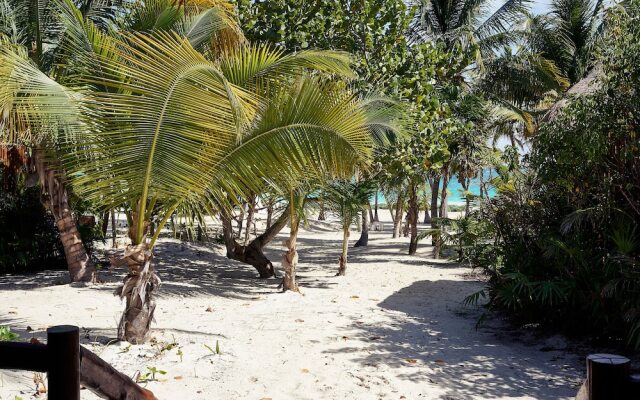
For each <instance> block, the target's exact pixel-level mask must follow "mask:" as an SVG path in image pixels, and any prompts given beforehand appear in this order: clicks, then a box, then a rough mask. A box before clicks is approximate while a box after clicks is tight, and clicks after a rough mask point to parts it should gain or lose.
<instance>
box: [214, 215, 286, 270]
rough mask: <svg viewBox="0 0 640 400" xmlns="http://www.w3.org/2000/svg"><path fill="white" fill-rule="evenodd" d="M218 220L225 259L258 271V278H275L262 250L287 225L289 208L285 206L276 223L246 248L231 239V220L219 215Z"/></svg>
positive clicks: (271, 265) (271, 266) (271, 264)
mask: <svg viewBox="0 0 640 400" xmlns="http://www.w3.org/2000/svg"><path fill="white" fill-rule="evenodd" d="M220 219H221V220H222V233H223V235H224V242H225V246H226V248H227V258H229V259H231V260H236V261H240V262H243V263H246V264H249V265H251V266H253V267H254V268H255V269H256V270H257V271H258V273H259V274H260V278H262V279H266V278H270V277H272V276H276V273H275V268H274V266H273V263H272V262H271V261H270V260H269V259H268V258H267V256H266V255H265V254H264V252H263V249H264V247H265V246H266V245H267V244H269V243H270V242H271V241H272V240H273V239H274V238H275V237H276V236H277V235H278V233H280V231H281V230H282V228H284V227H285V225H286V224H287V221H288V220H289V206H287V208H286V209H285V210H284V211H283V213H282V214H281V215H280V216H279V217H278V219H276V221H275V222H274V223H273V224H271V226H269V227H268V228H267V229H266V230H265V231H264V233H263V234H261V235H260V236H258V237H256V238H255V239H253V240H252V241H251V242H250V243H249V244H248V245H246V246H243V245H240V244H239V243H238V242H237V241H236V240H235V239H234V238H233V228H232V227H231V218H229V217H228V216H227V215H224V214H223V213H221V214H220Z"/></svg>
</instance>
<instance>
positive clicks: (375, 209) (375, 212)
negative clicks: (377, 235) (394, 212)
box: [372, 190, 380, 222]
mask: <svg viewBox="0 0 640 400" xmlns="http://www.w3.org/2000/svg"><path fill="white" fill-rule="evenodd" d="M372 222H380V218H379V217H378V191H377V190H376V197H375V199H374V203H373V220H372Z"/></svg>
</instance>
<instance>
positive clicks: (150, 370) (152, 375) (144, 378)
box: [136, 367, 167, 383]
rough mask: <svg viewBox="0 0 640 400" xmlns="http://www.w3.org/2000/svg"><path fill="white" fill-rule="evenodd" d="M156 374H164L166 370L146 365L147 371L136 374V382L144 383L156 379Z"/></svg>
mask: <svg viewBox="0 0 640 400" xmlns="http://www.w3.org/2000/svg"><path fill="white" fill-rule="evenodd" d="M156 374H158V375H166V374H167V371H164V370H161V369H158V368H156V367H147V372H145V373H143V374H140V375H138V377H137V379H136V382H138V383H146V382H152V381H156V380H157V379H156Z"/></svg>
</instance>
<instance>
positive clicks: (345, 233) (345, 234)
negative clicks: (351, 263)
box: [336, 217, 366, 276]
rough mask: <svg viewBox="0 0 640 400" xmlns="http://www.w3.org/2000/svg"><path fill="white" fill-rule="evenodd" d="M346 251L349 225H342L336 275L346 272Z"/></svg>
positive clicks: (347, 248)
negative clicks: (340, 250)
mask: <svg viewBox="0 0 640 400" xmlns="http://www.w3.org/2000/svg"><path fill="white" fill-rule="evenodd" d="M365 218H366V217H365ZM363 231H364V229H363ZM348 251H349V225H347V226H343V227H342V254H340V259H339V267H338V273H337V274H336V276H345V275H346V273H347V252H348Z"/></svg>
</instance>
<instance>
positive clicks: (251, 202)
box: [243, 196, 256, 246]
mask: <svg viewBox="0 0 640 400" xmlns="http://www.w3.org/2000/svg"><path fill="white" fill-rule="evenodd" d="M255 212H256V197H255V196H251V197H250V198H249V202H248V210H247V229H246V230H245V232H244V243H243V245H245V246H246V245H247V243H249V236H250V235H251V224H252V223H253V216H254V214H255Z"/></svg>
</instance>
